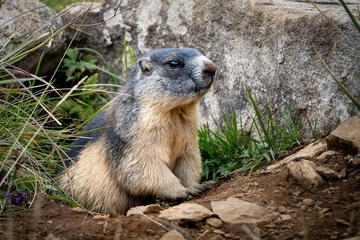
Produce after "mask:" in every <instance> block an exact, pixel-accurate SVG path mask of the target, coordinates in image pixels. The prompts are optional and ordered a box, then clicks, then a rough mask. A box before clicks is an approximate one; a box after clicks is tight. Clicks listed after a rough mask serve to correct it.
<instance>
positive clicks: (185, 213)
mask: <svg viewBox="0 0 360 240" xmlns="http://www.w3.org/2000/svg"><path fill="white" fill-rule="evenodd" d="M213 215H214V213H213V212H212V211H210V210H209V209H207V208H206V207H203V206H201V205H200V204H196V203H182V204H180V205H177V206H174V207H171V208H168V209H165V210H163V211H161V212H160V215H159V216H158V217H159V218H162V219H165V220H168V221H181V220H182V219H186V220H187V221H192V222H198V221H201V220H202V219H204V218H207V217H211V216H213Z"/></svg>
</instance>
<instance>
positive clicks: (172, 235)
mask: <svg viewBox="0 0 360 240" xmlns="http://www.w3.org/2000/svg"><path fill="white" fill-rule="evenodd" d="M160 240H185V238H184V237H183V235H181V234H180V233H179V232H178V231H176V230H171V231H170V232H167V233H165V234H164V235H163V236H162V237H161V238H160Z"/></svg>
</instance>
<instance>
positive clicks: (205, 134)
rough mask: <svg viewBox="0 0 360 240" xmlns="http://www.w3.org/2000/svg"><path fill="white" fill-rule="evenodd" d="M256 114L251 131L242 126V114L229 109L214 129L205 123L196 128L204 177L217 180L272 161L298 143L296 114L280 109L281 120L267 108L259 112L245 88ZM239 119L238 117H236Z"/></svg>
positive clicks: (298, 133)
mask: <svg viewBox="0 0 360 240" xmlns="http://www.w3.org/2000/svg"><path fill="white" fill-rule="evenodd" d="M246 90H247V93H248V96H249V101H250V102H251V103H252V105H253V108H254V111H255V116H253V118H252V119H253V122H252V126H251V129H250V131H248V132H247V133H245V131H244V129H243V128H242V127H241V126H242V122H241V116H240V117H238V116H236V114H235V112H234V111H232V114H231V116H230V117H228V116H226V115H225V114H223V115H222V121H221V124H220V125H218V126H217V129H218V130H217V131H213V130H211V129H210V128H209V126H208V125H205V126H203V127H202V128H201V129H200V130H199V147H200V151H201V156H202V159H203V180H210V179H213V180H216V179H217V178H219V177H226V176H228V175H229V174H231V173H233V172H234V171H236V172H240V171H253V170H255V169H256V168H258V167H260V166H262V165H264V164H267V163H269V162H270V161H275V160H276V157H277V156H278V154H280V153H282V152H285V151H288V150H290V149H291V148H292V147H293V146H294V144H300V142H299V141H300V126H299V123H298V119H297V117H296V116H295V115H294V114H293V113H292V112H291V111H289V113H288V114H285V112H281V116H282V120H283V124H282V125H279V124H277V123H275V122H274V121H273V116H272V114H271V112H270V111H269V110H268V113H267V116H262V115H261V114H260V111H259V109H258V105H257V104H256V102H255V100H254V98H253V96H252V95H251V92H250V90H249V89H246ZM238 119H239V121H238Z"/></svg>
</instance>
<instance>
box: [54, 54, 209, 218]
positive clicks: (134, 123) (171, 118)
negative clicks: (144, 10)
mask: <svg viewBox="0 0 360 240" xmlns="http://www.w3.org/2000/svg"><path fill="white" fill-rule="evenodd" d="M215 69H216V67H215V65H214V63H213V62H211V61H210V60H209V59H207V58H206V57H204V56H203V55H202V54H201V53H200V52H198V51H197V50H195V49H191V48H182V49H177V48H173V49H172V48H170V49H159V50H154V51H151V52H148V53H146V54H144V55H143V56H142V57H141V58H140V60H138V61H137V62H136V65H135V66H134V68H133V69H132V71H131V72H130V74H129V76H128V80H127V83H126V85H125V86H124V87H122V89H121V90H120V91H119V92H118V94H117V96H116V97H115V99H114V100H113V101H112V103H111V104H110V105H109V106H108V107H107V108H105V109H104V110H103V111H102V112H101V113H99V114H98V115H97V116H96V117H95V118H94V119H92V121H90V122H89V123H88V124H87V125H86V126H85V127H84V130H85V131H88V130H92V131H90V132H89V133H88V134H85V135H84V136H83V137H82V138H79V139H77V141H75V143H74V145H73V147H72V149H71V151H70V152H69V156H70V157H71V158H72V159H73V161H72V163H71V164H70V166H69V168H68V172H67V173H66V172H65V173H64V174H63V177H62V179H61V181H60V185H61V186H62V187H63V188H64V190H65V191H68V192H69V193H71V194H72V196H73V197H74V199H75V200H77V201H78V202H79V203H80V204H81V205H82V206H84V207H86V208H87V209H89V210H91V211H98V212H103V213H108V212H109V211H111V210H115V211H118V212H119V213H121V214H125V213H126V211H127V210H128V209H129V208H131V207H134V206H137V205H143V204H147V203H148V201H149V200H153V199H155V198H156V199H163V200H170V201H175V200H182V199H186V198H187V197H188V196H189V195H192V196H196V195H199V194H200V193H202V192H204V191H205V190H207V189H208V188H209V186H210V184H209V183H203V184H199V183H198V182H199V178H200V175H201V158H200V151H199V147H198V122H199V110H198V107H199V101H200V99H201V98H202V97H203V96H204V94H205V93H206V92H207V91H208V90H209V88H210V86H211V84H212V83H213V80H214V74H215ZM69 176H70V178H69Z"/></svg>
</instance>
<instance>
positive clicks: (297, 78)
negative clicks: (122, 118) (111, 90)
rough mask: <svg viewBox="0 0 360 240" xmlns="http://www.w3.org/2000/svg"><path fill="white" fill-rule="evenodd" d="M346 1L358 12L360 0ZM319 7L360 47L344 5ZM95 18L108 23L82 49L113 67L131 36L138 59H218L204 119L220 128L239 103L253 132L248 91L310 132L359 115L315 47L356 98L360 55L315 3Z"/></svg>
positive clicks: (206, 5) (213, 4)
mask: <svg viewBox="0 0 360 240" xmlns="http://www.w3.org/2000/svg"><path fill="white" fill-rule="evenodd" d="M346 2H347V3H348V4H349V8H350V9H351V10H352V11H353V12H354V13H355V14H356V13H357V7H358V0H349V1H346ZM318 5H319V7H320V8H321V9H323V10H324V11H326V13H327V14H328V15H329V16H330V17H331V19H332V20H333V21H334V22H335V23H336V24H337V25H338V26H339V28H340V29H342V30H343V31H344V32H345V34H347V36H348V37H349V38H350V39H351V40H352V41H353V42H354V43H355V44H357V45H358V46H359V44H360V35H359V34H357V33H356V30H355V28H354V27H353V26H352V23H351V22H350V21H349V19H348V16H347V15H346V13H345V11H344V10H343V8H342V7H341V5H340V4H339V3H338V2H337V1H335V0H331V1H330V0H328V1H318ZM114 9H115V10H118V11H117V13H118V14H116V15H114ZM120 11H121V12H120ZM96 14H97V16H96V18H89V19H91V21H95V20H97V22H101V21H100V20H108V21H105V23H103V24H101V25H97V26H95V27H93V28H94V29H95V32H93V34H92V32H91V29H90V27H87V28H86V29H85V28H84V29H85V30H86V31H85V32H87V33H86V34H87V36H88V34H89V32H90V34H91V37H85V36H86V34H83V35H81V33H80V34H79V36H78V37H79V38H82V37H83V38H86V39H87V40H86V41H83V40H81V41H80V40H79V42H75V44H84V43H87V44H88V46H95V47H96V49H97V50H99V52H102V53H107V54H108V55H109V56H111V57H109V59H110V60H109V62H110V63H111V64H113V66H116V65H114V64H115V63H116V62H117V59H119V56H117V57H116V54H117V53H119V52H121V46H122V42H123V40H124V34H125V32H126V40H127V41H128V44H130V45H131V46H132V47H133V49H134V54H135V56H136V57H138V56H139V55H140V54H141V53H143V52H145V51H148V50H150V49H153V48H162V47H184V46H190V47H195V48H198V49H199V50H200V51H202V52H203V54H204V55H206V56H207V57H209V58H210V59H212V60H214V62H215V63H216V64H217V66H218V71H217V79H218V80H217V81H216V82H215V84H214V86H213V89H212V92H211V93H209V94H207V95H206V96H205V99H204V101H203V104H202V108H203V109H202V110H203V122H206V121H208V122H210V124H212V123H214V121H213V119H214V120H215V121H216V120H217V119H218V118H219V115H220V113H221V112H222V111H225V112H227V111H229V109H230V108H229V106H230V105H232V106H233V107H234V109H235V110H236V112H237V114H238V115H239V116H241V117H242V120H243V121H242V123H243V124H244V125H245V128H248V127H249V126H250V124H251V122H252V116H253V115H254V110H253V108H252V106H251V104H250V102H249V101H248V96H247V94H246V92H245V90H244V87H245V86H247V87H249V88H250V89H251V92H252V94H253V96H254V98H255V101H256V102H257V104H258V106H259V108H260V110H261V111H262V112H263V113H265V112H266V108H265V106H266V105H267V106H268V107H269V109H270V110H271V111H272V112H273V113H274V114H275V116H274V118H275V119H276V120H277V121H278V122H279V120H281V119H282V116H281V114H280V110H283V111H287V110H288V108H291V109H293V110H294V111H295V112H297V113H299V114H300V116H301V117H300V120H301V121H302V123H303V126H304V129H305V132H306V131H307V132H308V133H309V132H310V131H309V129H308V124H307V118H309V119H310V120H311V121H313V123H314V121H315V119H318V127H319V130H320V131H321V130H328V128H329V126H333V125H337V124H338V123H339V122H340V121H342V120H344V119H346V118H347V117H348V116H350V115H353V114H356V113H357V111H356V109H355V108H354V106H353V105H352V104H351V103H350V101H349V100H348V99H347V97H346V96H345V95H344V94H343V93H342V92H341V90H340V89H339V88H338V86H337V85H336V83H335V82H334V80H333V79H332V78H331V76H330V75H329V74H328V72H327V71H326V70H325V68H324V67H323V65H322V64H321V63H320V61H319V59H318V57H317V56H316V54H315V51H314V50H316V51H318V52H319V54H320V55H321V56H322V58H323V59H324V60H325V61H326V63H327V64H328V65H329V67H330V68H331V69H332V70H333V71H334V73H335V74H336V76H338V77H339V78H340V80H341V81H343V82H344V83H345V85H346V86H348V87H349V89H350V91H351V93H352V94H354V95H355V97H356V98H357V99H360V85H359V84H358V79H359V78H360V72H359V71H358V69H359V67H360V56H358V55H356V54H355V52H354V50H353V49H352V48H351V47H349V45H348V44H347V42H346V41H345V40H344V37H343V36H342V35H341V34H340V33H339V32H337V31H336V30H335V28H334V27H333V26H332V25H331V24H330V23H329V22H328V21H327V20H326V19H325V18H324V17H323V16H322V15H321V14H320V13H319V12H318V11H317V10H316V9H314V7H313V6H312V5H311V4H310V3H309V2H308V1H305V0H299V1H286V0H250V1H245V0H235V1H216V0H209V1H203V0H179V1H161V0H152V1H149V0H145V1H140V2H139V1H137V0H127V1H121V5H120V6H119V1H115V0H112V1H109V2H108V3H106V4H105V5H103V7H102V8H101V9H100V10H98V11H97V13H96ZM113 16H114V17H113ZM109 19H110V20H109ZM88 31H89V32H88ZM105 40H109V41H105ZM91 42H92V43H97V44H96V45H95V44H92V43H91ZM113 69H115V70H117V71H119V74H121V69H119V68H116V67H113Z"/></svg>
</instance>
